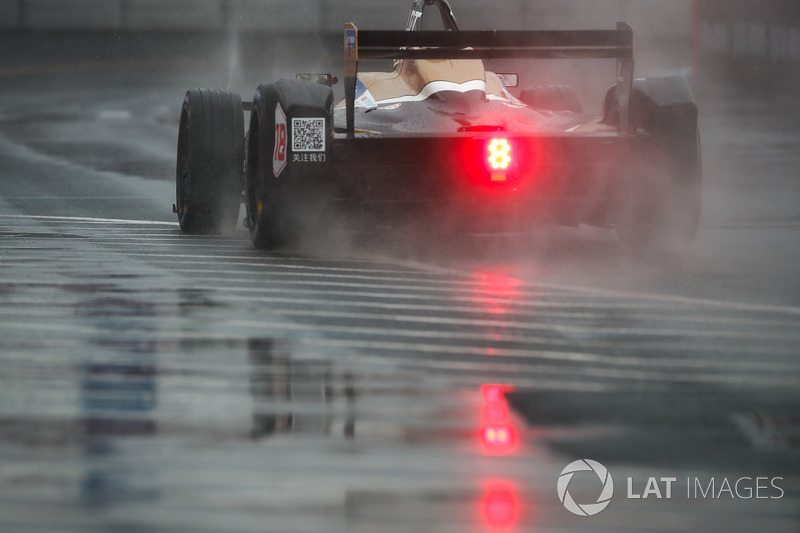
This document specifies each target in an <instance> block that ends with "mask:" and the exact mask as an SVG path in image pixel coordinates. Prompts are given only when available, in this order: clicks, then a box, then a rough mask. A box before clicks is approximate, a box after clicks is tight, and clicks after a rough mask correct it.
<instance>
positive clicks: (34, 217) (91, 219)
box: [0, 215, 178, 227]
mask: <svg viewBox="0 0 800 533" xmlns="http://www.w3.org/2000/svg"><path fill="white" fill-rule="evenodd" d="M0 218H8V219H32V220H65V221H71V222H89V223H92V224H131V225H145V226H147V225H150V226H176V227H177V226H178V223H177V222H163V221H159V220H128V219H120V218H94V217H66V216H54V215H0Z"/></svg>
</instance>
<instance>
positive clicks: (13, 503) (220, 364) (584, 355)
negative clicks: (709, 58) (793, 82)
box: [0, 34, 800, 532]
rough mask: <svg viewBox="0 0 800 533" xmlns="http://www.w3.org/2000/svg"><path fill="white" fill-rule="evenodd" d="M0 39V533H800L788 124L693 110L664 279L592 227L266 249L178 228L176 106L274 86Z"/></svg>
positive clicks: (127, 42) (798, 113)
mask: <svg viewBox="0 0 800 533" xmlns="http://www.w3.org/2000/svg"><path fill="white" fill-rule="evenodd" d="M4 42H5V43H6V44H7V47H6V50H11V51H13V52H14V53H12V54H8V55H7V56H6V57H4V58H3V60H4V64H3V65H2V66H1V67H0V165H1V167H0V250H2V252H1V255H0V531H4V532H5V531H36V532H40V531H58V532H61V531H81V532H88V531H92V532H93V531H98V532H99V531H123V532H144V531H148V532H150V531H153V532H160V531H209V532H211V531H237V532H238V531H281V532H284V531H297V532H312V531H342V532H344V531H347V532H355V531H365V532H366V531H387V532H391V531H398V532H406V531H425V532H429V531H430V532H432V531H437V532H439V531H441V532H445V531H459V532H463V531H475V532H486V531H488V532H512V531H720V530H727V531H753V530H761V531H797V530H798V527H800V516H798V509H800V395H799V394H798V393H799V392H800V361H798V350H800V327H798V326H800V282H799V281H798V280H800V276H799V275H798V274H800V246H798V245H800V201H798V200H799V199H800V181H799V180H798V179H797V178H798V177H797V168H800V151H798V146H800V126H798V125H797V123H798V122H797V120H796V119H797V118H798V117H800V108H798V105H797V104H796V103H795V102H793V101H792V98H791V97H790V96H788V95H780V94H777V95H776V94H759V93H753V92H751V91H745V90H743V89H741V88H735V87H727V86H723V85H720V84H713V83H711V84H708V85H707V86H703V87H701V88H700V89H699V90H698V99H699V101H700V105H701V130H702V135H703V144H704V166H705V179H706V191H705V198H704V219H703V223H702V227H701V231H700V234H699V237H698V240H697V241H696V242H695V243H694V244H693V245H692V246H691V247H689V248H688V249H686V250H682V251H681V252H679V253H667V254H659V255H656V256H653V255H645V256H642V255H638V254H631V253H629V252H626V251H625V250H624V249H623V248H622V247H621V246H620V245H619V244H618V243H617V241H616V238H615V236H614V235H613V232H612V231H608V230H598V229H591V228H585V227H582V228H577V229H576V228H551V227H547V228H537V229H535V230H533V231H532V232H530V233H526V234H503V235H468V236H464V237H463V238H462V239H461V240H460V241H458V242H437V241H429V240H427V239H419V238H416V237H411V236H409V235H395V234H392V233H381V234H378V235H377V236H376V235H374V234H370V233H363V234H362V232H359V231H353V230H352V228H351V229H350V230H347V231H346V230H337V231H334V232H333V234H332V237H331V239H330V241H329V243H328V244H327V245H326V246H322V247H316V248H308V247H301V248H298V249H287V250H280V251H276V252H262V251H257V250H254V249H253V248H252V246H251V245H250V243H249V239H248V236H247V233H246V230H244V229H239V230H238V231H237V232H236V233H235V234H234V235H231V236H226V237H208V236H189V235H184V234H182V233H181V232H180V230H179V228H178V226H177V221H176V220H175V218H174V215H172V213H171V209H170V207H171V204H172V202H173V201H174V188H175V187H174V164H175V163H174V160H175V154H174V150H175V144H176V141H177V121H178V115H179V110H180V103H181V100H182V97H183V93H184V91H185V90H186V89H187V88H189V87H194V86H221V87H225V86H227V85H228V84H230V85H231V86H232V87H233V88H234V89H236V90H239V91H241V92H242V93H243V94H245V95H247V94H248V93H249V92H250V91H251V90H252V89H254V88H255V84H256V83H258V81H268V79H270V78H266V79H260V78H258V76H259V75H261V74H260V73H259V72H257V71H258V70H259V68H262V67H261V65H263V64H264V63H265V62H266V60H265V59H263V58H260V57H259V58H256V59H254V58H253V56H254V55H257V54H253V53H252V52H250V53H249V54H248V53H245V52H242V51H239V53H238V54H237V53H236V52H237V51H236V50H235V48H232V47H230V46H227V45H225V46H223V44H225V43H224V39H222V40H221V41H220V40H219V39H218V40H217V41H214V43H212V44H213V46H211V45H209V44H208V43H206V42H204V41H203V39H201V38H199V37H197V36H183V37H180V38H169V39H167V38H163V37H161V38H157V37H154V36H149V37H147V38H143V37H136V38H133V37H130V36H122V37H120V36H115V35H111V34H109V35H102V36H95V37H92V38H88V37H76V36H74V35H72V36H70V35H52V34H47V35H38V36H37V35H7V36H5V37H4ZM312 44H313V43H312ZM201 52H202V53H201ZM240 57H241V58H244V59H237V62H236V63H235V64H234V67H236V68H228V67H229V65H230V61H229V60H230V59H231V58H240ZM323 59H324V58H323ZM275 62H277V66H275V65H274V64H270V66H269V68H266V69H265V70H267V71H269V72H268V73H267V74H263V76H271V75H277V74H276V73H282V74H283V70H284V69H286V68H288V66H287V65H288V64H289V63H290V62H289V61H288V59H286V58H282V59H281V58H279V59H275ZM323 62H324V61H323ZM223 65H224V66H225V68H223ZM283 75H286V74H283ZM357 229H359V228H357ZM579 459H592V460H595V461H599V462H600V463H602V464H603V465H605V467H607V468H608V471H609V472H610V474H611V475H612V477H613V480H614V485H615V490H614V497H613V499H612V501H611V503H610V505H609V506H608V508H607V509H605V510H604V511H602V513H600V514H598V515H596V516H592V517H579V516H575V515H573V514H571V513H570V512H569V511H567V510H566V509H565V507H564V506H563V505H562V503H561V501H560V499H559V493H558V491H557V482H558V479H559V475H560V474H562V470H563V469H564V468H565V467H566V466H567V465H568V464H569V463H572V462H573V461H576V460H579ZM673 477H674V478H675V479H676V481H675V486H674V487H673V489H674V490H673V493H672V494H671V497H670V498H666V497H665V495H666V494H665V488H666V482H664V481H662V478H673ZM650 478H655V481H654V482H653V483H655V487H656V489H654V488H653V485H650V487H649V488H650V492H649V495H648V496H649V497H647V498H643V497H639V498H636V497H635V496H637V495H638V496H643V495H644V493H646V492H647V490H646V489H647V488H648V483H650ZM738 480H743V481H741V482H740V483H739V484H738V485H736V481H738ZM759 480H761V481H759ZM763 480H766V481H763ZM712 481H713V483H714V488H713V489H712V490H711V491H709V490H708V487H709V484H710V483H711V482H712ZM725 482H727V483H728V484H729V485H731V486H735V487H736V488H735V489H731V491H730V493H729V492H726V491H724V490H721V487H723V486H724V483H725ZM687 483H688V486H687ZM762 484H763V485H764V487H762V488H760V489H759V488H758V487H757V485H762ZM697 485H699V486H700V487H701V489H702V490H701V494H699V495H698V492H697ZM748 487H750V488H752V489H753V490H752V492H750V493H749V494H751V497H749V498H748V497H746V496H747V495H748V492H747V488H748ZM756 489H758V490H756ZM655 490H657V491H658V495H659V496H661V497H660V498H658V497H656V492H655ZM569 491H570V494H571V496H572V497H573V498H574V500H575V501H578V502H579V503H594V500H596V498H597V495H598V494H599V491H600V481H599V479H598V478H597V477H593V476H592V475H588V474H587V472H580V473H578V474H576V476H575V477H574V478H573V481H572V483H571V484H570V489H569Z"/></svg>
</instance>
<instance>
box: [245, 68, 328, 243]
mask: <svg viewBox="0 0 800 533" xmlns="http://www.w3.org/2000/svg"><path fill="white" fill-rule="evenodd" d="M332 109H333V93H332V91H331V89H330V87H326V86H324V85H321V84H317V83H313V82H308V81H301V80H279V81H277V82H274V83H268V84H264V85H261V86H259V88H258V89H257V90H256V94H255V96H254V97H253V110H252V112H251V113H250V128H249V130H248V135H247V156H246V164H245V168H246V170H245V206H246V208H247V219H246V221H245V225H246V226H247V227H248V228H249V230H250V238H251V240H252V242H253V245H254V246H255V247H256V248H261V249H274V248H278V247H281V246H287V245H292V244H295V243H296V242H297V240H298V238H300V237H301V236H302V237H305V236H306V235H309V234H310V233H311V232H312V230H317V231H319V226H320V217H321V216H322V213H324V212H325V206H326V202H327V201H328V198H329V191H328V189H327V187H328V183H327V180H326V179H325V178H326V177H327V174H328V170H329V166H328V162H329V155H330V138H331V132H332ZM295 124H296V126H297V131H296V132H295V131H294V128H295Z"/></svg>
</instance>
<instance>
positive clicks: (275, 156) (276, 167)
mask: <svg viewBox="0 0 800 533" xmlns="http://www.w3.org/2000/svg"><path fill="white" fill-rule="evenodd" d="M284 168H286V114H285V113H284V112H283V109H281V104H278V105H276V106H275V151H274V152H273V153H272V173H273V174H275V177H276V178H277V177H278V176H279V175H280V173H281V172H283V169H284Z"/></svg>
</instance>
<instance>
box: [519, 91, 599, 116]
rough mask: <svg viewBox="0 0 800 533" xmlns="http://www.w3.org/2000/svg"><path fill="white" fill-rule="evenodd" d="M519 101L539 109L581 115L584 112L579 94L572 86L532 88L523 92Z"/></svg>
mask: <svg viewBox="0 0 800 533" xmlns="http://www.w3.org/2000/svg"><path fill="white" fill-rule="evenodd" d="M519 99H520V100H522V102H523V103H525V104H527V105H529V106H531V107H535V108H537V109H547V110H549V111H569V112H571V113H581V112H582V110H583V108H582V106H581V99H580V97H578V92H577V91H576V90H575V88H574V87H572V86H570V85H543V86H539V87H530V88H528V89H525V90H524V91H522V93H521V94H520V96H519Z"/></svg>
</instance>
